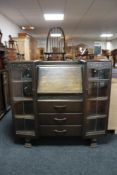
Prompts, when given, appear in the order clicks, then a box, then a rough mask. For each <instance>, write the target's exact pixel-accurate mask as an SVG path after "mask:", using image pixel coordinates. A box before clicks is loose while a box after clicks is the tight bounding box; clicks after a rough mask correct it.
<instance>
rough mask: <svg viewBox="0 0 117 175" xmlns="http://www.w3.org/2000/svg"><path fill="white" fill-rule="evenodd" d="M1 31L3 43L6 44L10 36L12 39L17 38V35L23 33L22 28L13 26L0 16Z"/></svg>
mask: <svg viewBox="0 0 117 175" xmlns="http://www.w3.org/2000/svg"><path fill="white" fill-rule="evenodd" d="M0 30H1V32H2V33H3V36H2V43H3V44H4V42H5V41H8V40H9V38H8V36H9V35H11V36H12V37H16V36H17V34H18V33H19V32H20V31H21V30H20V28H19V27H18V26H17V25H15V24H13V22H11V21H10V20H8V19H7V18H6V17H4V16H3V15H1V14H0Z"/></svg>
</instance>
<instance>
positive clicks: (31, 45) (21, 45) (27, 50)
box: [13, 33, 37, 60]
mask: <svg viewBox="0 0 117 175" xmlns="http://www.w3.org/2000/svg"><path fill="white" fill-rule="evenodd" d="M13 39H14V40H15V42H16V43H17V47H16V49H17V52H18V53H19V54H20V55H21V59H22V55H23V59H24V60H35V59H37V54H36V47H37V41H36V39H35V38H33V37H31V36H29V35H27V34H26V33H19V34H18V37H15V38H13Z"/></svg>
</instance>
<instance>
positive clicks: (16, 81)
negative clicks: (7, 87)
mask: <svg viewBox="0 0 117 175" xmlns="http://www.w3.org/2000/svg"><path fill="white" fill-rule="evenodd" d="M12 82H13V83H28V82H29V83H30V82H32V79H29V80H12Z"/></svg>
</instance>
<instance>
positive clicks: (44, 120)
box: [38, 113, 83, 125]
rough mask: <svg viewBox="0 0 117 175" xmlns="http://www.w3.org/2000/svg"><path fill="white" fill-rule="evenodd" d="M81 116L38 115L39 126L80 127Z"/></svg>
mask: <svg viewBox="0 0 117 175" xmlns="http://www.w3.org/2000/svg"><path fill="white" fill-rule="evenodd" d="M82 119H83V114H69V113H68V114H62V113H58V114H53V113H51V114H46V113H45V114H39V115H38V121H39V124H40V125H82Z"/></svg>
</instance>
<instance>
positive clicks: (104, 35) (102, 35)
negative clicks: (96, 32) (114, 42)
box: [100, 33, 113, 38]
mask: <svg viewBox="0 0 117 175" xmlns="http://www.w3.org/2000/svg"><path fill="white" fill-rule="evenodd" d="M112 36H113V34H112V33H103V34H101V35H100V37H102V38H104V37H112Z"/></svg>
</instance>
